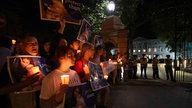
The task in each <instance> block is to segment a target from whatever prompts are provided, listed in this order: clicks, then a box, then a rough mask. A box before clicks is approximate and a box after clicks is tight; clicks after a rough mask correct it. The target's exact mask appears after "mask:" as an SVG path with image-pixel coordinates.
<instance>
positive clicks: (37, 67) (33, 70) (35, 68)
mask: <svg viewBox="0 0 192 108" xmlns="http://www.w3.org/2000/svg"><path fill="white" fill-rule="evenodd" d="M32 72H33V74H36V73H37V72H40V69H39V66H34V67H33V68H32Z"/></svg>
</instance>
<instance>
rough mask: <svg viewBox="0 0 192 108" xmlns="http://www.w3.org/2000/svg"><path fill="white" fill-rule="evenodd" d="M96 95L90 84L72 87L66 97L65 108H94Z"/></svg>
mask: <svg viewBox="0 0 192 108" xmlns="http://www.w3.org/2000/svg"><path fill="white" fill-rule="evenodd" d="M95 104H96V94H95V92H93V91H92V88H91V85H90V83H89V82H86V83H82V84H80V85H76V86H72V87H71V86H70V87H69V88H68V90H67V92H66V95H65V108H94V106H95Z"/></svg>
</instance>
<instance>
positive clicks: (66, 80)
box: [61, 75, 69, 84]
mask: <svg viewBox="0 0 192 108" xmlns="http://www.w3.org/2000/svg"><path fill="white" fill-rule="evenodd" d="M61 83H62V84H69V75H62V76H61Z"/></svg>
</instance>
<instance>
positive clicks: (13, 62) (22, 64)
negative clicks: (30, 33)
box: [7, 55, 49, 92]
mask: <svg viewBox="0 0 192 108" xmlns="http://www.w3.org/2000/svg"><path fill="white" fill-rule="evenodd" d="M7 63H8V72H9V76H10V78H11V82H12V83H17V82H22V81H25V80H26V79H27V78H29V76H31V75H33V74H35V73H39V74H38V75H39V77H40V78H39V81H37V82H35V83H34V84H32V85H29V86H28V87H26V88H24V89H22V90H21V91H18V92H31V91H36V90H39V89H40V84H41V81H42V79H43V78H44V76H45V75H47V74H48V72H49V70H48V68H47V65H46V64H45V61H44V59H43V58H41V57H40V56H30V55H18V56H8V57H7Z"/></svg>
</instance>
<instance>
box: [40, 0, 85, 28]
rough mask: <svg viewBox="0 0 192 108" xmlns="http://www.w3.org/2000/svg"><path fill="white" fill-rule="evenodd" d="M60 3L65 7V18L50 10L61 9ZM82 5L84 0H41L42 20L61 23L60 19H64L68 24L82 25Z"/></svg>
mask: <svg viewBox="0 0 192 108" xmlns="http://www.w3.org/2000/svg"><path fill="white" fill-rule="evenodd" d="M55 1H57V2H55ZM58 1H59V2H60V3H61V5H63V7H64V12H65V14H64V16H61V15H60V14H58V13H55V12H53V11H50V9H49V8H50V7H54V8H55V7H60V4H58ZM82 4H83V0H39V7H40V16H41V20H48V21H60V18H61V17H63V19H65V20H66V22H67V23H72V24H77V25H80V24H81V20H82V16H81V8H82ZM58 9H59V8H58Z"/></svg>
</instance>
